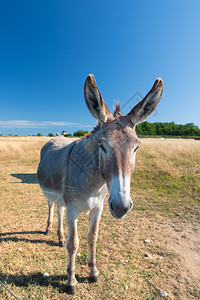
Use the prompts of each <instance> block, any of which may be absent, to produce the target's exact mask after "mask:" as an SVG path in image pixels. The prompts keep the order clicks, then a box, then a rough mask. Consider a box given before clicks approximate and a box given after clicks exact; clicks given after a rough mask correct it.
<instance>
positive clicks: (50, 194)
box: [41, 187, 66, 207]
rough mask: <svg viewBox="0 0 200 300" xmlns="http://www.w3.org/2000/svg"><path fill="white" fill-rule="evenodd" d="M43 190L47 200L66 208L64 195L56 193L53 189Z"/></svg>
mask: <svg viewBox="0 0 200 300" xmlns="http://www.w3.org/2000/svg"><path fill="white" fill-rule="evenodd" d="M41 189H42V191H43V193H44V195H45V196H46V198H47V199H48V200H49V201H50V202H51V203H55V204H57V205H58V206H65V207H66V203H65V202H64V200H63V196H62V193H59V192H58V191H55V190H53V189H48V188H44V187H41Z"/></svg>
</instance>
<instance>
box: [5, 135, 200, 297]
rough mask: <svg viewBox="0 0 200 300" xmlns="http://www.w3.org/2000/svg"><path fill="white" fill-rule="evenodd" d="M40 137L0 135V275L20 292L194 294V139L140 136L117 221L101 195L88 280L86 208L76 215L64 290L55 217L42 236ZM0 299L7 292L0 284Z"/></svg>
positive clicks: (197, 264) (199, 226)
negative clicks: (73, 282) (73, 289)
mask: <svg viewBox="0 0 200 300" xmlns="http://www.w3.org/2000/svg"><path fill="white" fill-rule="evenodd" d="M47 140H48V138H43V137H35V138H33V137H26V138H19V137H18V138H17V137H16V138H3V137H2V138H0V159H1V162H0V163H1V164H0V182H1V185H0V195H1V196H0V197H1V198H0V205H1V210H0V220H1V222H0V258H1V259H0V280H1V281H2V282H3V283H4V284H5V285H6V286H7V287H8V288H9V289H10V290H11V291H12V292H13V293H14V294H15V295H16V296H17V297H18V298H19V299H20V300H21V299H162V297H161V291H163V292H166V293H167V296H166V299H181V300H182V299H199V298H200V282H199V278H200V219H199V201H200V180H199V179H200V167H199V166H200V151H199V149H200V148H199V141H193V140H188V141H185V140H153V139H152V140H142V146H141V149H140V150H139V151H138V154H137V161H136V170H135V174H134V176H133V179H132V183H131V196H132V199H133V203H134V208H133V210H132V211H131V212H130V213H129V214H128V215H127V216H126V217H125V218H124V219H122V220H116V219H114V218H112V216H111V214H110V212H109V209H108V205H107V199H105V207H104V211H103V215H102V220H101V223H100V232H99V238H98V244H97V266H98V268H99V271H100V278H101V283H96V284H91V283H90V282H89V281H88V274H89V270H88V267H87V241H86V236H87V231H88V216H86V215H81V217H80V219H79V226H78V228H79V238H80V247H79V251H78V255H77V262H76V274H77V280H78V291H77V294H76V295H75V296H68V295H67V294H66V283H67V275H66V268H67V252H66V249H65V248H59V247H58V239H57V234H56V223H57V220H56V217H55V226H54V232H53V233H52V235H50V236H45V235H44V232H45V227H46V219H47V203H46V200H45V198H44V196H43V194H42V192H41V190H40V188H39V186H38V184H37V180H36V175H35V173H36V169H37V164H38V161H39V151H40V148H41V146H42V145H43V144H44V143H45V142H46V141H47ZM65 231H66V236H67V226H66V224H65ZM45 275H46V276H45ZM164 295H166V294H164ZM0 299H13V297H12V296H11V295H10V294H9V293H8V292H7V291H6V290H5V288H3V287H2V286H1V285H0Z"/></svg>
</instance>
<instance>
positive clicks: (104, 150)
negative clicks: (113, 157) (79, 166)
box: [100, 145, 107, 153]
mask: <svg viewBox="0 0 200 300" xmlns="http://www.w3.org/2000/svg"><path fill="white" fill-rule="evenodd" d="M100 147H101V149H102V150H103V152H104V153H106V152H107V151H106V148H105V147H104V146H103V145H100Z"/></svg>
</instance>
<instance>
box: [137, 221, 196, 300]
mask: <svg viewBox="0 0 200 300" xmlns="http://www.w3.org/2000/svg"><path fill="white" fill-rule="evenodd" d="M138 230H142V231H143V232H146V239H145V240H144V245H145V246H144V251H143V252H144V256H146V258H147V259H149V260H154V261H162V263H161V268H162V269H160V271H161V272H163V273H165V272H166V270H168V271H167V272H168V276H167V277H168V282H167V281H166V280H164V281H163V282H161V281H160V282H158V281H156V280H155V281H154V280H151V284H152V285H154V286H155V289H156V290H160V289H163V290H165V291H166V292H167V294H168V298H169V299H181V300H182V299H199V298H200V280H199V279H200V224H199V223H191V222H187V221H185V220H180V218H179V216H177V217H176V218H175V219H173V220H172V219H167V218H166V217H161V216H159V215H156V216H153V217H145V218H142V219H139V222H138ZM145 241H146V242H145ZM165 277H166V276H165Z"/></svg>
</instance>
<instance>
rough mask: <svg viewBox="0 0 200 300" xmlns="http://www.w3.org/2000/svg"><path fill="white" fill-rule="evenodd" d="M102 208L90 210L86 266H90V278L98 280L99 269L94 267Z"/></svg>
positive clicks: (93, 280)
mask: <svg viewBox="0 0 200 300" xmlns="http://www.w3.org/2000/svg"><path fill="white" fill-rule="evenodd" d="M101 213H102V209H99V208H95V209H93V210H92V211H91V212H90V217H89V232H88V266H89V268H90V280H91V281H92V282H99V281H100V280H99V271H98V270H97V267H96V258H95V255H96V243H97V236H98V232H99V222H100V219H101Z"/></svg>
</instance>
